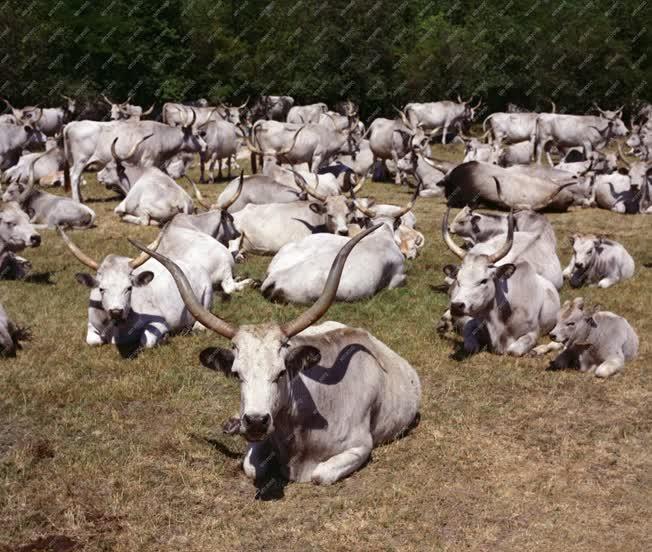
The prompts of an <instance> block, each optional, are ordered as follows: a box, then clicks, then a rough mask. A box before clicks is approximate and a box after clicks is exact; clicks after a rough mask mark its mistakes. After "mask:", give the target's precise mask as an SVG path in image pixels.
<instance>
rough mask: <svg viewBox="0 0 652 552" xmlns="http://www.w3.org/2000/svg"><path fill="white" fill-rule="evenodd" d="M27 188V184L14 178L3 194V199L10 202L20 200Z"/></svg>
mask: <svg viewBox="0 0 652 552" xmlns="http://www.w3.org/2000/svg"><path fill="white" fill-rule="evenodd" d="M24 190H25V186H24V185H23V184H21V183H19V182H18V181H17V180H14V181H13V182H12V183H11V184H9V186H7V189H6V190H5V193H4V194H2V201H4V202H5V203H8V202H9V201H18V198H19V197H20V194H21V193H22V192H23V191H24Z"/></svg>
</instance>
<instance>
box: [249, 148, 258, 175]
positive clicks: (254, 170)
mask: <svg viewBox="0 0 652 552" xmlns="http://www.w3.org/2000/svg"><path fill="white" fill-rule="evenodd" d="M249 161H250V162H251V174H256V173H257V172H258V167H257V165H256V154H255V153H253V152H252V153H251V155H250V156H249Z"/></svg>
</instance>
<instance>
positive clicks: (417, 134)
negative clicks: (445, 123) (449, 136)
mask: <svg viewBox="0 0 652 552" xmlns="http://www.w3.org/2000/svg"><path fill="white" fill-rule="evenodd" d="M394 109H395V110H396V111H397V112H398V114H399V115H400V117H401V121H402V122H403V125H404V126H405V127H406V128H405V129H403V128H397V129H395V130H394V132H398V133H399V134H401V136H403V138H404V143H406V144H407V149H408V150H410V151H415V152H420V153H422V154H424V155H425V152H426V151H428V149H429V148H428V146H429V144H430V138H431V137H432V136H433V135H434V134H435V133H437V132H438V131H439V130H440V129H439V127H438V128H434V129H432V130H430V131H426V130H424V128H423V126H422V125H421V124H418V125H417V126H416V127H414V126H412V123H411V122H410V120H409V119H408V118H407V115H405V112H403V111H401V110H400V109H398V108H396V107H395V108H394Z"/></svg>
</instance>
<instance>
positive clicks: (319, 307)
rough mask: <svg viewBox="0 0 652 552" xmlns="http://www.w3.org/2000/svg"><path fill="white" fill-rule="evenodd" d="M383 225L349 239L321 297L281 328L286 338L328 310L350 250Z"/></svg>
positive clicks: (341, 250)
mask: <svg viewBox="0 0 652 552" xmlns="http://www.w3.org/2000/svg"><path fill="white" fill-rule="evenodd" d="M382 225H383V223H378V224H375V225H374V226H372V227H371V228H368V229H367V230H365V231H364V232H360V233H359V234H358V235H357V236H355V237H354V238H351V239H350V240H349V241H348V242H347V243H346V245H345V246H344V247H342V249H340V252H339V253H338V254H337V257H335V260H334V261H333V264H332V265H331V270H330V272H329V273H328V278H327V280H326V284H325V285H324V290H323V291H322V292H321V296H320V297H319V299H317V301H316V302H315V303H314V304H313V305H312V306H311V307H310V308H308V310H306V311H304V312H303V313H301V314H300V315H299V316H298V317H297V318H295V319H294V320H291V321H290V322H287V323H285V324H283V325H282V326H281V331H282V332H283V333H284V334H285V335H286V336H287V337H292V336H295V335H297V334H298V333H300V332H302V331H303V330H305V329H306V328H309V327H310V326H312V325H313V324H314V323H315V322H317V321H318V320H319V319H320V318H321V317H322V316H324V314H326V311H327V310H328V309H329V307H330V306H331V304H332V303H333V300H334V299H335V295H336V294H337V288H338V286H339V284H340V278H341V277H342V271H343V270H344V265H345V263H346V259H347V257H348V256H349V253H351V251H352V249H353V248H354V247H355V246H356V245H357V244H358V242H359V241H360V240H362V239H363V238H365V237H367V236H368V235H369V234H371V233H372V232H374V231H376V230H378V228H380V227H381V226H382Z"/></svg>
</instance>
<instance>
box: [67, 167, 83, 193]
mask: <svg viewBox="0 0 652 552" xmlns="http://www.w3.org/2000/svg"><path fill="white" fill-rule="evenodd" d="M84 166H85V165H79V166H78V165H77V164H75V165H73V167H72V169H71V171H70V185H71V187H72V199H73V200H74V201H78V202H79V203H83V202H84V201H83V199H82V196H81V191H80V189H79V184H80V181H81V175H82V172H83V170H84Z"/></svg>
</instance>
